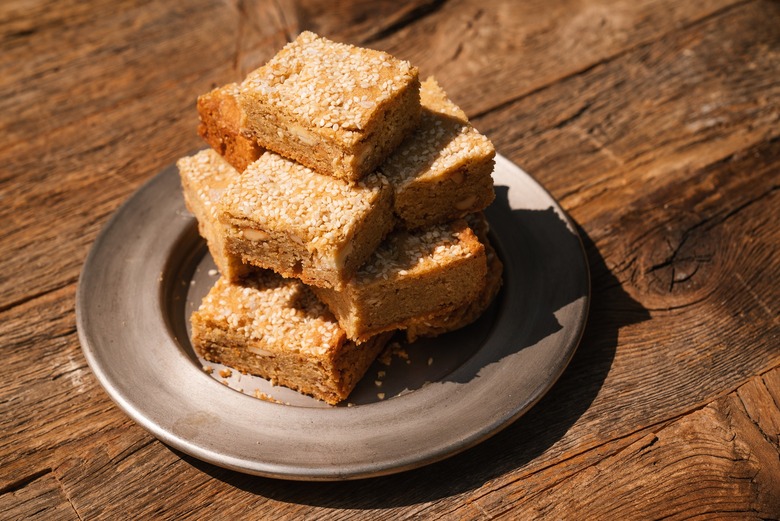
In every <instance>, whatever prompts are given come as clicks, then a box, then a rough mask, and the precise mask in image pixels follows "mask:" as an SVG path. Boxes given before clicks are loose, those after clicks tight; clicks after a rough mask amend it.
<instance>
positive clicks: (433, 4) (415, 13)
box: [363, 0, 447, 44]
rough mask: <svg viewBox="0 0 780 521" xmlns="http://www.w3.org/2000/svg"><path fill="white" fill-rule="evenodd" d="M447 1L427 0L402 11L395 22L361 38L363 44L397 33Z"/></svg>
mask: <svg viewBox="0 0 780 521" xmlns="http://www.w3.org/2000/svg"><path fill="white" fill-rule="evenodd" d="M446 3H447V0H429V1H428V2H427V3H424V4H422V5H418V6H416V7H414V8H412V9H410V10H409V11H407V12H406V13H404V15H403V16H401V18H399V19H398V20H396V21H395V22H393V23H391V24H390V25H388V26H387V27H384V28H382V29H380V30H379V31H377V32H375V33H374V34H371V35H369V36H367V37H366V38H364V39H363V43H364V44H370V43H374V42H376V41H378V40H382V39H384V38H387V37H388V36H391V35H392V34H394V33H397V32H398V31H400V30H401V29H403V28H405V27H407V26H409V25H412V24H415V23H418V22H420V20H422V19H424V18H426V17H428V16H430V15H432V14H433V13H435V12H437V11H439V10H440V9H441V8H442V7H444V5H445V4H446Z"/></svg>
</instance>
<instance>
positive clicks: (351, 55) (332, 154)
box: [240, 32, 420, 181]
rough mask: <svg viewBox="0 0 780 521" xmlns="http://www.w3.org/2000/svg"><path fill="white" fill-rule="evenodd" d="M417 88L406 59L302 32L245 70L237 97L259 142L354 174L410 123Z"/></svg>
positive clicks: (349, 176)
mask: <svg viewBox="0 0 780 521" xmlns="http://www.w3.org/2000/svg"><path fill="white" fill-rule="evenodd" d="M419 88H420V83H419V79H418V77H417V69H416V68H414V67H412V66H411V65H410V64H409V63H408V62H405V61H401V60H398V59H396V58H393V57H392V56H390V55H389V54H386V53H383V52H380V51H374V50H370V49H362V48H358V47H353V46H351V45H345V44H340V43H335V42H331V41H329V40H327V39H325V38H321V37H319V36H317V35H315V34H313V33H310V32H304V33H301V35H300V36H298V38H296V40H295V41H293V42H291V43H289V44H287V45H286V46H285V47H284V48H283V49H282V50H281V51H279V53H278V54H277V55H276V56H275V57H274V58H272V59H271V60H270V61H269V62H268V63H267V64H265V65H264V66H262V67H260V68H259V69H257V70H256V71H254V72H252V73H250V74H249V76H247V78H246V79H245V80H244V82H243V83H242V84H241V96H240V101H241V106H242V108H243V110H244V113H245V114H246V123H247V125H246V126H247V127H248V128H249V130H250V131H251V132H252V134H253V135H254V137H255V139H257V141H258V142H259V143H260V144H261V145H262V146H264V147H266V148H268V149H270V150H273V151H274V152H277V153H278V154H281V155H283V156H285V157H289V158H291V159H294V160H295V161H297V162H299V163H301V164H303V165H306V166H308V167H309V168H312V169H314V170H316V171H318V172H320V173H322V174H326V175H331V176H334V177H339V178H342V179H346V180H349V181H357V180H359V179H361V178H362V177H364V176H366V175H368V174H369V173H371V172H373V171H374V170H375V169H376V168H377V166H379V164H380V163H381V162H382V161H384V160H385V159H386V158H387V156H388V155H389V154H390V153H391V152H392V151H393V149H395V148H396V147H397V146H398V144H399V143H400V142H401V140H402V139H403V137H404V136H405V135H406V134H407V133H408V132H409V131H411V130H412V129H413V128H414V127H415V125H416V123H417V119H418V118H419V114H420V97H419Z"/></svg>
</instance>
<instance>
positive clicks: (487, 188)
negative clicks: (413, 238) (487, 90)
mask: <svg viewBox="0 0 780 521" xmlns="http://www.w3.org/2000/svg"><path fill="white" fill-rule="evenodd" d="M420 97H421V103H422V107H423V109H422V115H421V117H420V123H419V125H418V127H417V129H416V130H415V131H414V132H413V133H412V134H411V135H410V136H409V137H408V138H407V139H406V140H404V142H403V143H402V144H401V145H400V146H399V147H398V149H397V150H396V151H395V152H394V153H393V154H392V155H391V156H390V157H389V158H388V159H387V160H386V161H385V162H384V163H383V165H382V166H381V167H380V170H381V171H382V173H384V174H385V175H386V176H387V178H388V180H389V181H390V184H391V185H392V186H393V188H394V190H395V213H396V215H398V217H399V218H400V219H401V221H402V222H403V223H404V225H405V226H406V227H407V228H410V229H411V228H421V227H424V226H428V225H430V224H435V223H440V222H446V221H449V220H452V219H456V218H458V217H463V216H465V215H466V214H469V213H473V212H477V211H480V210H483V209H485V208H486V207H487V206H488V205H489V204H490V203H491V202H492V201H493V199H494V198H495V191H494V189H493V178H492V173H493V163H494V158H495V155H496V151H495V149H494V148H493V144H492V143H491V142H490V140H488V139H487V138H486V137H485V136H483V135H482V134H480V133H479V132H478V131H477V130H476V129H475V128H474V127H473V126H471V124H469V122H468V119H467V118H466V115H465V114H464V113H463V111H462V110H461V109H460V108H458V106H457V105H455V104H454V103H453V102H452V101H450V100H449V98H447V95H446V94H445V93H444V91H443V90H442V89H441V87H439V85H438V83H436V80H434V79H433V78H429V79H427V80H425V81H424V82H423V83H422V87H421V89H420ZM434 194H435V195H434Z"/></svg>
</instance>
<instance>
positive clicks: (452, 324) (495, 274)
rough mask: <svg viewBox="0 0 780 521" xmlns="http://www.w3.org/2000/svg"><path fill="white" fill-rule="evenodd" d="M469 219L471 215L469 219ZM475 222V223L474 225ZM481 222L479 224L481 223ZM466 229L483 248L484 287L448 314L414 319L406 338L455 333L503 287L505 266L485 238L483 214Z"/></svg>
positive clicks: (480, 311)
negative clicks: (474, 235) (485, 261)
mask: <svg viewBox="0 0 780 521" xmlns="http://www.w3.org/2000/svg"><path fill="white" fill-rule="evenodd" d="M469 217H472V216H469ZM475 221H477V222H476V223H475ZM480 221H481V222H480ZM468 222H469V226H470V227H471V229H472V230H473V231H474V233H475V234H476V235H477V237H478V238H479V241H480V242H481V243H482V244H483V245H484V246H485V258H486V260H487V275H486V277H485V284H484V286H483V288H482V290H481V291H480V292H479V295H478V296H477V298H476V299H474V300H472V301H470V302H468V303H466V304H465V305H463V306H461V307H459V308H456V309H454V310H452V311H450V312H447V313H439V314H434V315H429V316H419V317H414V318H413V319H411V320H410V322H409V325H408V327H407V328H406V331H405V333H406V338H407V341H409V342H414V341H416V340H417V339H418V338H420V337H435V336H439V335H442V334H444V333H449V332H451V331H455V330H457V329H460V328H462V327H465V326H467V325H469V324H471V323H473V322H474V321H476V320H477V319H478V318H479V317H481V316H482V314H483V313H484V312H485V310H487V308H488V306H490V304H491V303H492V302H493V300H494V299H495V298H496V295H498V292H499V290H500V289H501V286H502V284H503V271H504V265H503V263H502V262H501V259H500V258H499V257H498V253H497V252H496V250H495V249H494V248H493V245H492V244H491V243H490V239H489V237H488V234H487V233H488V224H487V220H486V219H485V217H484V215H482V214H481V212H480V213H479V214H477V217H476V219H474V218H469V219H468Z"/></svg>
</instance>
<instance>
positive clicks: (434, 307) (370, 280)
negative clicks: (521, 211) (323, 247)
mask: <svg viewBox="0 0 780 521" xmlns="http://www.w3.org/2000/svg"><path fill="white" fill-rule="evenodd" d="M486 270H487V264H486V257H485V249H484V246H483V245H482V244H481V243H480V242H479V240H478V239H477V237H476V236H475V235H474V233H473V232H472V231H471V229H470V228H469V227H468V225H467V224H466V222H465V221H464V220H462V219H460V220H457V221H453V222H451V223H447V224H443V225H435V226H431V227H429V228H426V229H425V230H420V231H416V232H407V231H403V230H396V231H395V232H393V233H392V234H391V235H390V236H388V238H387V239H386V240H385V241H384V242H383V243H382V244H381V245H380V247H379V248H378V249H377V251H376V252H375V253H374V255H373V256H372V257H371V259H370V260H369V261H368V262H367V263H366V264H365V265H364V266H363V267H362V268H361V269H360V270H359V271H358V272H357V274H356V275H355V277H353V278H352V280H350V281H349V282H348V283H347V284H346V285H345V287H344V288H343V289H342V290H340V291H335V290H331V289H323V288H314V291H315V293H316V295H317V296H318V297H319V298H320V299H321V300H322V301H323V302H325V303H326V304H327V305H328V307H329V308H330V310H331V311H332V312H333V314H334V315H335V316H336V318H337V319H338V321H339V324H340V325H341V327H342V328H343V329H344V331H345V332H346V333H347V337H348V338H350V339H352V340H355V341H358V342H360V341H363V340H365V339H366V338H369V337H371V336H372V335H375V334H377V333H380V332H383V331H391V330H395V329H405V328H406V327H408V325H409V324H410V321H411V320H413V319H414V317H417V316H420V315H426V316H428V315H438V314H443V313H448V312H451V311H453V310H455V309H457V308H459V307H461V306H463V305H465V304H466V303H468V302H470V301H471V300H473V299H474V298H476V297H477V296H478V294H479V292H480V291H481V290H482V289H483V287H484V284H485V274H486Z"/></svg>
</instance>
